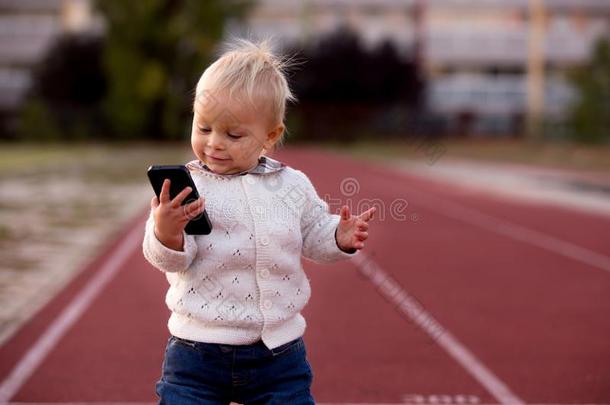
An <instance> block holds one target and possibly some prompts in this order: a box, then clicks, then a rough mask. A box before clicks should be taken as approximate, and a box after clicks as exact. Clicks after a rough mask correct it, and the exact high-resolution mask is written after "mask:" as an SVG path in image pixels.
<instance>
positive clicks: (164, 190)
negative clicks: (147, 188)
mask: <svg viewBox="0 0 610 405" xmlns="http://www.w3.org/2000/svg"><path fill="white" fill-rule="evenodd" d="M169 183H170V180H169V179H165V180H163V185H162V186H161V192H160V193H159V200H160V202H161V203H162V204H167V203H168V202H169Z"/></svg>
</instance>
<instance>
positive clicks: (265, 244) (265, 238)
mask: <svg viewBox="0 0 610 405" xmlns="http://www.w3.org/2000/svg"><path fill="white" fill-rule="evenodd" d="M268 244H269V238H268V237H266V236H263V237H262V238H261V245H263V246H267V245H268Z"/></svg>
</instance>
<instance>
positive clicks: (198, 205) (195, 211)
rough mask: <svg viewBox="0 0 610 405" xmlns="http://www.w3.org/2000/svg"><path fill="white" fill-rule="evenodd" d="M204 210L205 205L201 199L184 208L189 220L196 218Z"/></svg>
mask: <svg viewBox="0 0 610 405" xmlns="http://www.w3.org/2000/svg"><path fill="white" fill-rule="evenodd" d="M204 209H205V204H204V201H203V199H202V198H199V199H198V200H196V201H193V202H192V203H189V204H187V205H185V206H184V212H185V214H186V216H187V217H189V219H193V218H196V217H197V216H198V215H199V214H201V213H202V212H203V210H204Z"/></svg>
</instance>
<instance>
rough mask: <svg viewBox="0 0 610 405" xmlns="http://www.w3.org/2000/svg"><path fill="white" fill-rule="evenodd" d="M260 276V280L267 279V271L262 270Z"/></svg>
mask: <svg viewBox="0 0 610 405" xmlns="http://www.w3.org/2000/svg"><path fill="white" fill-rule="evenodd" d="M260 274H261V277H262V278H267V277H269V269H262V270H261V273H260Z"/></svg>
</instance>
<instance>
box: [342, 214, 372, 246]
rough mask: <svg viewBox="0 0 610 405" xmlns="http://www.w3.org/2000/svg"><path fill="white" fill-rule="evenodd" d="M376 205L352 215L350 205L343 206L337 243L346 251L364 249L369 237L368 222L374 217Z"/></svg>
mask: <svg viewBox="0 0 610 405" xmlns="http://www.w3.org/2000/svg"><path fill="white" fill-rule="evenodd" d="M375 211H376V207H372V208H369V209H368V210H366V211H364V212H363V213H362V214H360V215H357V216H355V215H352V214H350V212H349V207H348V206H347V205H344V206H343V207H341V213H340V214H341V220H340V221H339V225H337V233H336V238H337V245H338V246H339V248H340V249H341V250H344V251H346V252H348V251H350V250H354V249H362V248H363V247H364V241H365V240H366V239H367V238H368V237H369V233H368V229H369V224H368V222H369V221H370V220H371V219H373V213H374V212H375Z"/></svg>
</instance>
